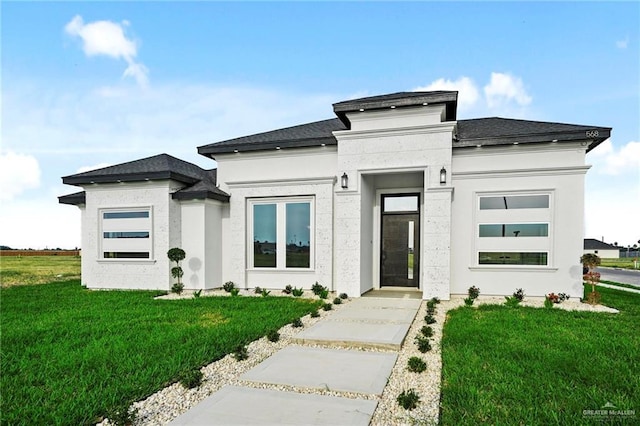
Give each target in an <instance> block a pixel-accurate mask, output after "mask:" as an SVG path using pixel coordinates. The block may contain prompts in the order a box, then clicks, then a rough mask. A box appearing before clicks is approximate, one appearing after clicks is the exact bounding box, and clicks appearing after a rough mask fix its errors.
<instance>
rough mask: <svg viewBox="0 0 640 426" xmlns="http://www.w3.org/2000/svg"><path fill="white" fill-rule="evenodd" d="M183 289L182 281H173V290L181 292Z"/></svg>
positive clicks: (177, 292)
mask: <svg viewBox="0 0 640 426" xmlns="http://www.w3.org/2000/svg"><path fill="white" fill-rule="evenodd" d="M182 290H184V284H182V283H173V285H172V286H171V292H173V293H175V294H181V293H182Z"/></svg>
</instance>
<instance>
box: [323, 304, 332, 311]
mask: <svg viewBox="0 0 640 426" xmlns="http://www.w3.org/2000/svg"><path fill="white" fill-rule="evenodd" d="M322 309H324V310H325V311H330V310H331V309H333V305H332V304H331V303H325V304H324V305H322Z"/></svg>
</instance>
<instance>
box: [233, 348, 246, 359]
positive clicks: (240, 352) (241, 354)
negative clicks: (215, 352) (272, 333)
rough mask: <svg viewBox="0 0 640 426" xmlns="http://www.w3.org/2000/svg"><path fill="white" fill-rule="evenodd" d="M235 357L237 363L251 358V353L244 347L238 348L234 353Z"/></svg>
mask: <svg viewBox="0 0 640 426" xmlns="http://www.w3.org/2000/svg"><path fill="white" fill-rule="evenodd" d="M233 357H234V358H235V359H236V361H244V360H245V359H247V358H249V351H248V350H247V347H246V346H244V345H240V346H238V347H237V348H236V350H235V351H233Z"/></svg>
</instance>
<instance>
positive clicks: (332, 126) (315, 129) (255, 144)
mask: <svg viewBox="0 0 640 426" xmlns="http://www.w3.org/2000/svg"><path fill="white" fill-rule="evenodd" d="M346 129H347V128H346V127H345V126H344V124H342V122H340V120H338V119H337V118H330V119H328V120H322V121H316V122H313V123H308V124H301V125H299V126H293V127H287V128H284V129H278V130H273V131H270V132H264V133H258V134H255V135H250V136H244V137H241V138H236V139H230V140H226V141H222V142H216V143H213V144H209V145H204V146H200V147H198V153H199V154H202V155H204V156H206V157H210V156H211V155H212V154H222V153H226V152H237V151H258V150H267V149H276V148H277V147H281V148H300V147H309V146H321V145H322V144H325V145H337V143H338V141H337V140H336V138H335V137H333V133H332V132H334V131H336V130H346Z"/></svg>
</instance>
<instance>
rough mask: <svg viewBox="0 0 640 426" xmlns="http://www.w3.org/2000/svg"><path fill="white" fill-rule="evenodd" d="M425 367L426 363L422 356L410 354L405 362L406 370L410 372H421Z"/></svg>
mask: <svg viewBox="0 0 640 426" xmlns="http://www.w3.org/2000/svg"><path fill="white" fill-rule="evenodd" d="M426 369H427V363H426V362H424V360H423V359H422V358H420V357H417V356H412V357H411V358H409V361H408V362H407V370H409V371H411V372H412V373H422V372H423V371H424V370H426Z"/></svg>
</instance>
